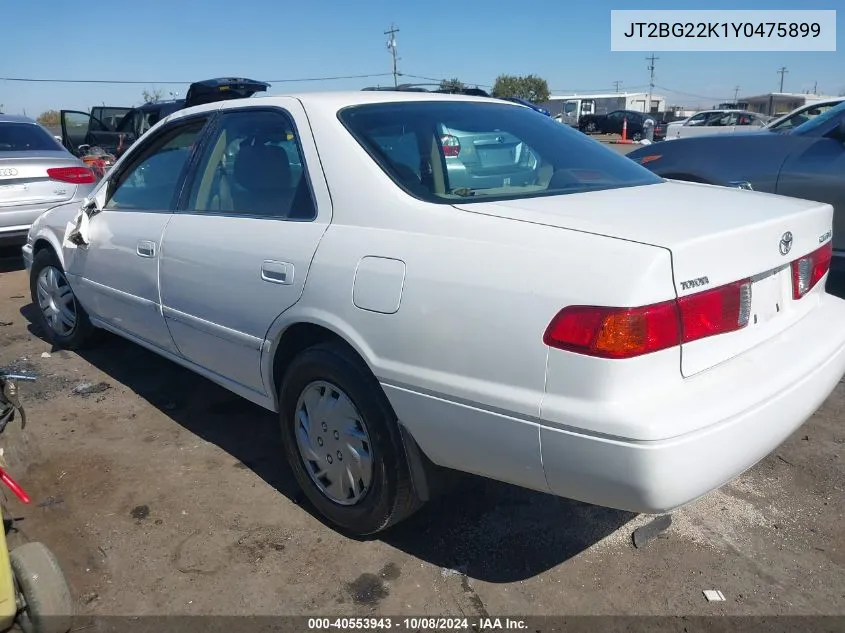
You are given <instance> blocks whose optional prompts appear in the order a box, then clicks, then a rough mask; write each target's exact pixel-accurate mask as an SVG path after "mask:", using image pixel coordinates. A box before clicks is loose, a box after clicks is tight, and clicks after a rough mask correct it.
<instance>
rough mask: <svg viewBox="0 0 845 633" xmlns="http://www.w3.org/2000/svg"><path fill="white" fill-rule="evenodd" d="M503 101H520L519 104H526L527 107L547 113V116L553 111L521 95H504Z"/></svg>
mask: <svg viewBox="0 0 845 633" xmlns="http://www.w3.org/2000/svg"><path fill="white" fill-rule="evenodd" d="M502 100H503V101H511V102H513V103H518V104H519V105H524V106H525V107H526V108H531V109H532V110H534V111H535V112H539V113H540V114H545V115H546V116H552V113H551V112H549V111H548V110H546V109H545V108H541V107H540V106H538V105H537V104H536V103H532V102H531V101H528V99H520V98H519V97H502Z"/></svg>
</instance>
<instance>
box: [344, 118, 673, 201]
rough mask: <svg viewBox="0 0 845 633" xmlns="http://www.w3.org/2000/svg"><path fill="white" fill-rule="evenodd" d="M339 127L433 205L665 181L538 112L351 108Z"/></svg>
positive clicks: (393, 175)
mask: <svg viewBox="0 0 845 633" xmlns="http://www.w3.org/2000/svg"><path fill="white" fill-rule="evenodd" d="M338 116H339V118H340V120H341V122H342V123H343V124H344V125H345V126H346V128H347V129H348V130H349V131H350V133H351V134H352V135H353V136H354V137H355V138H356V139H357V140H358V142H359V143H360V144H361V145H362V146H363V147H364V149H366V150H367V152H368V153H369V154H370V156H372V157H373V158H374V159H375V160H376V162H377V163H378V164H379V165H380V166H381V167H382V169H384V171H385V172H386V173H387V174H388V175H389V176H390V177H391V178H392V179H393V180H394V182H396V184H397V185H399V186H400V187H402V188H403V189H405V190H406V191H408V192H409V193H410V194H412V195H414V196H416V197H418V198H422V199H424V200H428V201H431V202H440V203H448V204H454V203H456V202H461V203H466V202H490V201H496V200H515V199H520V198H530V197H536V196H550V195H560V194H567V193H580V192H584V191H599V190H604V189H617V188H621V187H636V186H640V185H650V184H655V183H659V182H662V179H661V178H659V177H658V176H655V175H654V174H653V173H652V172H650V171H649V170H647V169H646V168H644V167H641V166H640V165H638V164H637V163H635V162H634V161H632V160H630V159H628V158H626V157H624V156H622V155H621V154H617V153H616V152H615V151H613V150H612V149H608V148H606V147H603V146H602V145H601V144H600V143H598V142H596V141H594V140H592V139H590V138H588V137H587V136H585V135H584V134H582V133H581V132H578V131H577V130H574V129H572V128H570V127H569V126H567V125H563V124H561V123H559V122H557V121H555V120H554V119H552V118H550V117H547V116H542V115H538V113H537V112H534V111H532V110H529V109H527V108H521V107H516V106H511V105H505V104H499V103H475V102H454V101H453V102H448V101H432V102H406V103H387V104H369V105H362V106H353V107H349V108H346V109H344V110H342V111H341V112H340V113H339V115H338Z"/></svg>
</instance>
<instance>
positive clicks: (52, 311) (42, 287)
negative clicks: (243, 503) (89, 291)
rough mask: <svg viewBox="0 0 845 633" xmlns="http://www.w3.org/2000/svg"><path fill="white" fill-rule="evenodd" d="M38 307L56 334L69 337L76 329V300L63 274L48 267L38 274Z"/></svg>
mask: <svg viewBox="0 0 845 633" xmlns="http://www.w3.org/2000/svg"><path fill="white" fill-rule="evenodd" d="M37 290H38V293H37V294H38V307H39V309H40V310H41V314H43V315H44V319H45V320H46V321H47V324H48V325H49V326H50V329H52V330H53V331H54V332H55V333H56V334H58V335H59V336H68V335H69V334H71V332H73V330H74V328H75V327H76V319H77V314H76V300H75V298H74V296H73V291H72V290H71V289H70V284H68V282H67V279H66V278H65V276H64V274H62V272H61V271H60V270H59V269H57V268H55V267H53V266H47V267H45V268H44V269H43V270H42V271H41V272H40V273H39V274H38V285H37Z"/></svg>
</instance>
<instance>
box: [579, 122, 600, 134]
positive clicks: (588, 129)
mask: <svg viewBox="0 0 845 633" xmlns="http://www.w3.org/2000/svg"><path fill="white" fill-rule="evenodd" d="M596 130H597V128H596V124H595V123H593V122H592V121H590V122H589V123H587V125H585V126H584V129H583V130H581V131H582V132H584V134H595V133H596Z"/></svg>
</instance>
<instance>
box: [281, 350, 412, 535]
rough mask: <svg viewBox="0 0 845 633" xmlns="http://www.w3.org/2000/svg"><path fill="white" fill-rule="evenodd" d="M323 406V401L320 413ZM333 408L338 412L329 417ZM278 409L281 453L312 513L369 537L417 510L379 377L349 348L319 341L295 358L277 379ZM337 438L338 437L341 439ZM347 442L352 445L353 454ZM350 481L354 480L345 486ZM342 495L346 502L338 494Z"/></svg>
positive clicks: (400, 442) (401, 448) (354, 533)
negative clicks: (368, 465) (283, 454)
mask: <svg viewBox="0 0 845 633" xmlns="http://www.w3.org/2000/svg"><path fill="white" fill-rule="evenodd" d="M317 398H320V400H319V401H318V400H317ZM323 399H325V400H323ZM321 402H325V403H327V404H326V405H325V407H324V408H323V407H321V406H320V403H321ZM329 405H331V406H329ZM350 405H351V407H352V408H351V409H350V408H349V406H350ZM341 406H343V407H344V409H343V412H346V413H348V414H349V415H347V416H346V417H343V416H341V415H340V414H341V413H342V411H341V410H340V407H341ZM331 407H335V409H334V410H336V411H337V414H336V415H334V416H333V415H332V411H333V409H332V408H331ZM279 411H280V418H281V426H282V440H283V444H284V450H285V455H286V457H287V460H288V462H289V463H290V466H291V468H292V470H293V473H294V476H295V477H296V480H297V482H298V484H299V486H300V487H301V489H302V491H303V493H304V494H305V496H306V497H308V500H309V501H310V502H311V503H312V504H313V506H314V507H315V508H316V509H317V511H318V512H319V513H320V514H321V515H322V516H323V517H324V518H325V519H326V520H327V521H328V522H329V523H330V524H332V525H333V526H335V527H336V528H338V529H339V530H340V531H341V532H344V533H347V534H349V535H352V536H358V537H364V536H369V535H372V534H375V533H377V532H381V531H383V530H385V529H387V528H388V527H390V526H391V525H394V524H396V523H398V522H399V521H401V520H402V519H405V518H407V517H408V516H410V515H411V514H412V513H413V512H415V511H416V510H417V509H418V508H419V507H420V506H421V505H422V503H421V502H420V500H419V498H418V497H417V495H416V493H415V490H414V486H413V482H412V479H411V471H410V467H409V464H408V459H407V456H406V452H405V448H404V445H403V443H402V437H401V434H400V430H399V425H398V422H397V419H396V414H395V413H394V412H393V409H392V407H391V406H390V403H389V402H388V400H387V397H386V396H385V394H384V392H383V391H382V389H381V385H379V383H378V380H376V378H375V376H373V374H372V373H371V372H370V370H369V368H368V367H367V366H366V364H365V363H364V362H363V361H362V360H361V359H360V357H359V356H358V355H357V354H356V353H355V352H354V351H353V350H351V349H350V348H349V347H347V346H346V345H344V344H342V343H335V342H330V343H321V344H318V345H315V346H313V347H310V348H308V349H306V350H305V351H303V352H301V353H300V354H298V355H297V356H296V357H295V358H294V359H293V361H292V362H291V364H290V366H289V367H288V369H287V371H286V372H285V376H284V379H283V380H282V384H281V388H280V390H279ZM332 418H338V419H342V420H343V422H342V424H341V423H339V422H338V421H337V419H334V420H332ZM353 419H354V420H355V421H354V422H352V420H353ZM327 420H328V423H327ZM339 426H346V427H348V428H338V427H339ZM353 427H354V428H353ZM338 433H339V434H340V437H342V438H343V439H341V440H339V441H338V440H337V438H338ZM362 437H366V440H363V439H361V438H362ZM347 438H351V439H348V440H347ZM351 443H356V449H355V451H353V450H352V448H350V447H351ZM318 452H319V454H318ZM338 453H340V455H338ZM324 454H325V457H324ZM343 455H346V459H347V462H346V464H345V465H343V466H341V464H342V461H341V460H339V459H337V458H339V457H343ZM359 457H360V458H359ZM318 460H319V461H318ZM335 460H337V461H335ZM367 463H369V464H370V467H369V469H367V468H366V464H367ZM341 468H346V469H347V470H346V471H345V475H344V476H343V477H340V478H338V477H332V476H331V474H330V475H323V476H322V477H321V476H320V473H321V472H323V473H331V472H332V469H334V472H335V473H336V472H337V471H338V470H339V469H341ZM353 470H355V473H354V474H353ZM367 472H368V473H369V477H366V476H365V475H366V473H367ZM358 475H360V477H359V476H358ZM356 479H357V480H356ZM336 481H342V482H343V486H344V488H343V489H341V488H339V487H337V486H335V485H334V482H336ZM349 482H354V483H353V484H352V486H350V485H349ZM362 483H363V484H366V485H361V484H362ZM339 485H340V484H338V486H339ZM364 488H366V489H365V490H364ZM340 490H343V491H344V494H346V496H345V497H344V496H343V495H342V494H338V493H339V491H340ZM358 495H360V496H358Z"/></svg>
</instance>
